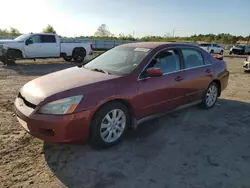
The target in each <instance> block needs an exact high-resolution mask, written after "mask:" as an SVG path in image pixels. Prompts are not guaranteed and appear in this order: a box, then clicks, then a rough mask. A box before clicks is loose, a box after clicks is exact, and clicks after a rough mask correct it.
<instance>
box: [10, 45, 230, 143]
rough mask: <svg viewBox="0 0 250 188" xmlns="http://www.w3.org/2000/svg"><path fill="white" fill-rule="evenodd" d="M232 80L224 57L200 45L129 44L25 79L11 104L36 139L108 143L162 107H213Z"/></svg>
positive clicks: (152, 116) (154, 114) (151, 116)
mask: <svg viewBox="0 0 250 188" xmlns="http://www.w3.org/2000/svg"><path fill="white" fill-rule="evenodd" d="M228 79H229V72H228V70H227V65H226V63H225V61H224V60H218V59H216V58H214V57H213V56H212V55H211V54H209V53H208V52H207V51H205V50H203V49H201V48H200V47H198V46H197V45H189V44H179V43H172V44H169V43H158V42H139V43H130V44H124V45H121V46H118V47H115V48H113V49H111V50H108V51H106V52H105V53H103V54H101V55H99V56H98V57H96V58H94V59H92V60H90V62H88V63H87V64H86V65H83V66H76V67H73V68H68V69H65V70H61V71H57V72H54V73H50V74H48V75H45V76H42V77H39V78H36V79H34V80H32V81H30V82H28V83H26V84H25V85H24V86H23V87H22V88H21V90H20V92H19V94H18V96H17V98H16V99H15V103H14V106H15V112H16V114H17V118H18V121H19V122H20V124H21V125H22V126H23V128H24V129H25V130H26V131H27V132H28V133H30V134H31V135H33V136H35V137H37V138H40V139H42V140H45V141H48V142H73V141H89V143H90V144H91V145H93V146H95V147H110V146H112V145H115V144H117V143H118V142H119V141H120V140H121V139H122V138H123V136H124V134H125V132H126V131H127V129H128V128H133V129H135V128H136V127H137V125H138V124H140V123H141V122H143V121H145V120H148V119H151V118H155V117H157V116H159V115H162V114H164V113H165V112H169V111H171V110H176V109H181V108H184V107H187V106H190V105H195V104H199V105H200V106H201V107H202V108H205V109H209V108H212V107H213V106H214V105H215V103H216V101H217V98H218V97H219V96H220V95H221V92H222V91H223V90H224V89H225V88H226V87H227V84H228ZM51 80H53V82H51ZM194 116H195V115H194Z"/></svg>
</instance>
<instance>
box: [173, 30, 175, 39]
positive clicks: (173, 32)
mask: <svg viewBox="0 0 250 188" xmlns="http://www.w3.org/2000/svg"><path fill="white" fill-rule="evenodd" d="M174 32H175V29H173V38H174Z"/></svg>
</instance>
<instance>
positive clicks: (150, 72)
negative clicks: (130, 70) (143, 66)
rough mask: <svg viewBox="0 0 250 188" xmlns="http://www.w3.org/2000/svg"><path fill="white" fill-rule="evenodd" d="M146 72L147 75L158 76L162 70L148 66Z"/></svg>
mask: <svg viewBox="0 0 250 188" xmlns="http://www.w3.org/2000/svg"><path fill="white" fill-rule="evenodd" d="M147 74H148V76H149V77H159V76H161V75H162V74H163V71H162V70H161V69H160V68H148V69H147Z"/></svg>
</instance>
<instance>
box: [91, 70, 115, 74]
mask: <svg viewBox="0 0 250 188" xmlns="http://www.w3.org/2000/svg"><path fill="white" fill-rule="evenodd" d="M91 70H92V71H96V72H102V73H105V74H111V73H110V72H107V71H105V70H102V69H91Z"/></svg>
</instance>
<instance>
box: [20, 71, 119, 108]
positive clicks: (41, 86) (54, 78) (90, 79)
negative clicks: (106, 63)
mask: <svg viewBox="0 0 250 188" xmlns="http://www.w3.org/2000/svg"><path fill="white" fill-rule="evenodd" d="M117 77H119V76H116V75H108V74H105V73H101V72H95V71H91V70H88V69H85V68H79V67H73V68H68V69H64V70H61V71H57V72H54V73H50V74H47V75H45V76H42V77H39V78H36V79H34V80H32V81H30V82H28V83H26V84H25V85H24V86H23V87H22V88H21V90H20V93H21V95H22V96H23V97H24V98H25V99H26V100H27V101H29V102H30V103H32V104H35V105H38V104H39V103H40V102H42V101H44V100H45V99H46V98H48V97H50V96H52V95H55V94H58V93H60V92H63V91H67V90H71V89H74V88H77V87H81V86H87V85H90V84H94V83H97V82H102V81H106V80H110V79H114V78H117Z"/></svg>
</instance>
